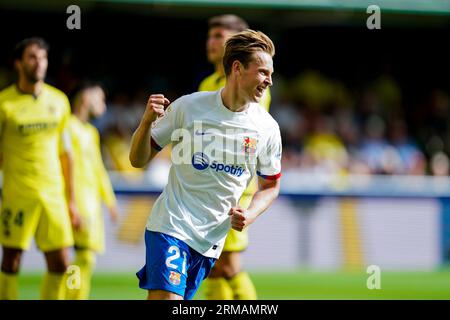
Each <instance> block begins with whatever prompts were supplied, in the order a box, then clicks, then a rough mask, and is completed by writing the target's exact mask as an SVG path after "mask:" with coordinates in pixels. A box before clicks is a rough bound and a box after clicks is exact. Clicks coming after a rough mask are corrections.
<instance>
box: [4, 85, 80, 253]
mask: <svg viewBox="0 0 450 320" xmlns="http://www.w3.org/2000/svg"><path fill="white" fill-rule="evenodd" d="M69 115H70V106H69V101H68V99H67V97H66V95H65V94H64V93H62V92H61V91H59V90H57V89H56V88H53V87H51V86H49V85H47V84H44V86H43V88H42V91H41V93H40V94H39V95H38V96H33V95H31V94H25V93H22V92H20V91H19V89H18V88H17V86H16V85H12V86H10V87H8V88H6V89H5V90H3V91H1V92H0V146H1V147H0V151H1V152H0V153H1V154H2V157H3V190H2V196H3V199H2V211H1V214H2V221H3V222H2V224H1V225H0V243H1V244H2V245H3V246H6V247H10V248H20V249H22V250H26V249H28V248H29V246H30V243H31V239H32V238H33V237H34V238H35V239H36V244H37V246H38V247H39V248H40V249H41V250H42V251H44V252H47V251H52V250H57V249H61V248H64V247H68V246H71V245H73V237H72V230H71V224H70V219H69V211H68V208H67V200H66V194H65V185H64V177H63V172H62V167H61V162H60V159H59V156H60V154H61V153H62V152H63V151H65V150H67V148H68V144H67V143H66V142H63V140H64V139H63V135H64V132H65V131H66V124H67V121H68V118H69Z"/></svg>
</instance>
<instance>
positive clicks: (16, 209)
mask: <svg viewBox="0 0 450 320" xmlns="http://www.w3.org/2000/svg"><path fill="white" fill-rule="evenodd" d="M25 196H26V195H25ZM42 210H43V207H42V204H41V202H40V200H39V199H38V198H27V197H22V196H21V195H17V196H5V197H4V198H3V201H2V208H1V215H0V216H1V217H0V220H1V223H0V243H1V244H2V245H3V246H5V247H8V248H15V249H22V250H27V249H28V248H29V247H30V243H31V240H32V238H33V236H34V234H35V232H36V228H37V226H38V223H39V219H40V217H41V214H42Z"/></svg>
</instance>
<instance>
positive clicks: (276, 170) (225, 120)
mask: <svg viewBox="0 0 450 320" xmlns="http://www.w3.org/2000/svg"><path fill="white" fill-rule="evenodd" d="M274 54H275V48H274V45H273V43H272V41H271V40H270V38H268V37H267V36H266V35H265V34H263V33H262V32H258V31H253V30H246V31H243V32H240V33H238V34H236V35H234V36H232V37H231V38H230V39H228V40H227V42H226V45H225V54H224V57H223V64H224V70H225V75H226V77H227V82H226V85H225V87H224V88H223V89H221V90H218V91H212V92H197V93H193V94H190V95H186V96H183V97H181V98H179V99H177V100H175V101H174V102H173V103H172V104H171V105H170V106H168V105H169V104H170V102H169V100H168V99H166V98H165V97H164V96H163V95H161V94H155V95H152V96H150V98H149V101H148V103H147V107H146V110H145V113H144V115H143V117H142V119H141V122H140V124H139V126H138V128H137V129H136V131H135V132H134V134H133V137H132V144H131V150H130V161H131V164H132V165H133V166H135V167H143V166H146V165H147V164H148V163H149V162H150V161H151V160H152V159H153V157H154V156H155V155H156V153H157V152H158V151H159V150H161V149H162V148H163V147H164V146H166V145H167V144H169V143H172V147H173V149H172V163H173V164H172V167H171V169H170V174H169V182H168V184H167V185H166V187H165V188H164V191H163V192H162V194H161V195H160V197H159V198H158V200H157V201H156V202H155V205H154V206H153V209H152V212H151V214H150V217H149V219H148V223H147V228H146V232H145V244H146V264H145V266H144V267H143V268H142V269H141V270H140V271H139V272H137V276H138V278H139V286H140V287H141V288H142V289H146V290H148V299H192V297H193V296H194V294H195V292H196V291H197V289H198V287H199V285H200V283H201V281H202V280H203V279H205V278H206V277H207V276H208V274H209V272H210V270H211V268H212V267H213V265H214V263H215V261H216V259H217V258H218V257H219V256H220V253H221V252H222V249H223V244H224V241H225V237H226V235H227V232H228V230H229V229H230V228H233V229H235V230H237V231H242V230H243V229H244V228H246V227H247V226H248V225H250V224H251V223H253V222H254V221H255V219H256V218H257V217H258V216H259V215H260V214H261V213H262V212H264V211H265V210H266V209H267V208H268V207H269V205H270V204H271V203H272V201H273V200H274V199H275V198H276V197H277V196H278V193H279V188H280V176H281V164H280V163H281V148H282V147H281V136H280V130H279V127H278V124H277V123H276V121H275V120H274V119H273V118H272V117H271V116H270V115H269V113H267V111H265V110H264V109H263V108H261V107H260V106H259V105H258V102H259V101H260V99H261V97H262V96H263V94H264V91H265V90H266V89H267V88H268V87H269V86H271V85H272V73H273V62H272V57H273V55H274ZM165 106H168V107H167V109H166V110H164V108H165ZM255 174H257V175H258V176H259V177H258V183H259V190H258V192H256V193H255V195H254V196H253V199H252V202H251V204H250V206H249V207H248V208H247V209H243V208H241V207H239V206H238V201H239V198H240V197H241V195H242V193H243V192H244V190H245V188H246V187H247V184H248V182H249V181H250V180H251V178H252V177H253V176H255Z"/></svg>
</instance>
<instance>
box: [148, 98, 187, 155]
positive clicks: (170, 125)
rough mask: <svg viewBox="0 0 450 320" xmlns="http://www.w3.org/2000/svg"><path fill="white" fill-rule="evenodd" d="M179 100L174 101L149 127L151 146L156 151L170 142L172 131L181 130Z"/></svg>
mask: <svg viewBox="0 0 450 320" xmlns="http://www.w3.org/2000/svg"><path fill="white" fill-rule="evenodd" d="M180 106H181V103H180V99H178V100H175V101H174V102H173V103H172V104H171V105H169V106H168V107H167V109H166V110H165V112H164V115H163V116H162V117H159V118H157V119H156V120H155V121H154V122H153V123H152V126H151V130H150V133H151V140H152V141H151V144H152V147H153V148H154V149H156V150H158V151H159V150H161V149H162V148H164V147H165V146H166V145H168V144H169V143H170V142H171V138H172V133H173V132H174V130H176V129H178V128H181V127H182V123H181V119H182V114H181V110H180V109H181V108H180Z"/></svg>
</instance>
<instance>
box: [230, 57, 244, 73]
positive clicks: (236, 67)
mask: <svg viewBox="0 0 450 320" xmlns="http://www.w3.org/2000/svg"><path fill="white" fill-rule="evenodd" d="M243 67H244V66H243V65H242V63H241V62H240V61H239V60H234V61H233V64H232V65H231V70H233V72H234V73H235V74H236V75H241V73H242V68H243Z"/></svg>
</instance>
